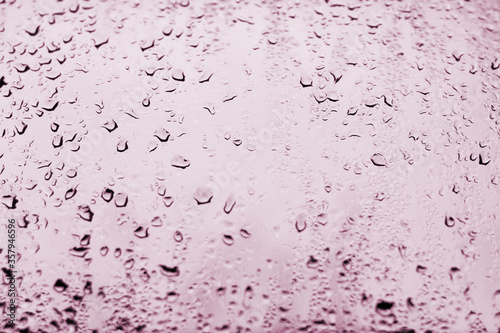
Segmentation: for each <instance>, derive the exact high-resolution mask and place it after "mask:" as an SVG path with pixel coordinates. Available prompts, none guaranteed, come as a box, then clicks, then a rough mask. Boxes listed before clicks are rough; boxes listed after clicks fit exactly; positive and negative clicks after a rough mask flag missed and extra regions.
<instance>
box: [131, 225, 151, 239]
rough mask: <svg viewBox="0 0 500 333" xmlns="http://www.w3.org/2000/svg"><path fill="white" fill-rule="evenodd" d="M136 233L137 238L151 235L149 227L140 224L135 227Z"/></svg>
mask: <svg viewBox="0 0 500 333" xmlns="http://www.w3.org/2000/svg"><path fill="white" fill-rule="evenodd" d="M134 235H135V236H136V237H137V238H146V237H148V236H149V228H143V227H141V226H139V227H138V228H137V229H135V231H134Z"/></svg>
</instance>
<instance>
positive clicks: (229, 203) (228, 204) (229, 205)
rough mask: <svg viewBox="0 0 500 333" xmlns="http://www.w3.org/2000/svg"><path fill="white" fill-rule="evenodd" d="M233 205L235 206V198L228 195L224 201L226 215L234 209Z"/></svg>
mask: <svg viewBox="0 0 500 333" xmlns="http://www.w3.org/2000/svg"><path fill="white" fill-rule="evenodd" d="M234 205H236V198H235V196H234V195H233V194H231V195H229V197H228V198H227V199H226V202H225V203H224V212H225V213H226V214H229V213H231V211H232V210H233V208H234Z"/></svg>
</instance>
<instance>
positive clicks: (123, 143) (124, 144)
mask: <svg viewBox="0 0 500 333" xmlns="http://www.w3.org/2000/svg"><path fill="white" fill-rule="evenodd" d="M127 149H128V141H127V140H126V139H121V140H120V141H118V144H117V145H116V150H117V151H118V152H120V153H121V152H124V151H125V150H127Z"/></svg>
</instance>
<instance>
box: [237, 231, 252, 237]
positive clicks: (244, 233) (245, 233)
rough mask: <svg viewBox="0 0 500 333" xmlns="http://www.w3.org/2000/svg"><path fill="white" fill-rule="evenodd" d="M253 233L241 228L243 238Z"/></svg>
mask: <svg viewBox="0 0 500 333" xmlns="http://www.w3.org/2000/svg"><path fill="white" fill-rule="evenodd" d="M251 235H252V234H250V233H249V232H248V231H247V230H246V229H240V236H241V237H243V238H249V237H250V236H251Z"/></svg>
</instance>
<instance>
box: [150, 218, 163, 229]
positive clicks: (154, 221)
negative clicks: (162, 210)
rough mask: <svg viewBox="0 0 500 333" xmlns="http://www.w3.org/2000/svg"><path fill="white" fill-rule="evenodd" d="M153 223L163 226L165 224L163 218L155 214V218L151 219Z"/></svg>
mask: <svg viewBox="0 0 500 333" xmlns="http://www.w3.org/2000/svg"><path fill="white" fill-rule="evenodd" d="M151 225H152V226H153V227H161V226H162V225H163V220H162V219H161V217H159V216H155V217H154V218H153V220H151Z"/></svg>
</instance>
